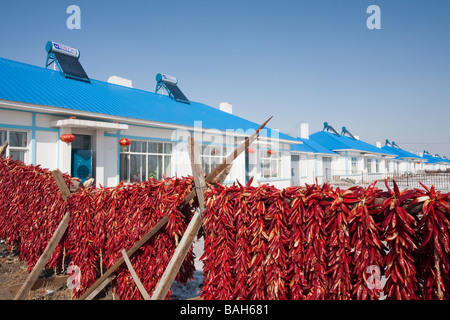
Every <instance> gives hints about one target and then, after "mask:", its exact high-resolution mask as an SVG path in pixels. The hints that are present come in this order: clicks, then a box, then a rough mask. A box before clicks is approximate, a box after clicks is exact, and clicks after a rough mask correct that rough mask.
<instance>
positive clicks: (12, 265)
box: [0, 240, 203, 300]
mask: <svg viewBox="0 0 450 320" xmlns="http://www.w3.org/2000/svg"><path fill="white" fill-rule="evenodd" d="M202 250H203V240H197V241H196V243H195V245H194V252H195V255H196V259H195V265H196V267H197V271H195V272H194V279H192V280H190V281H188V283H186V284H179V283H177V282H175V281H174V284H173V286H172V288H171V289H172V298H171V299H173V300H185V299H191V298H195V297H198V296H199V295H200V288H201V286H202V284H203V275H202V271H201V267H202V263H201V262H200V260H199V257H200V256H201V255H202ZM27 276H28V272H27V266H26V264H25V263H24V262H23V261H20V260H19V254H18V252H12V253H10V252H9V251H8V250H7V247H6V245H5V243H3V241H2V240H0V300H13V299H14V297H15V294H16V293H17V290H18V289H20V286H21V284H23V283H24V282H25V280H26V279H27ZM63 276H65V275H64V274H57V275H56V277H63ZM54 277H55V274H54V272H53V271H52V270H44V271H43V272H42V274H41V276H40V277H39V279H38V281H39V280H41V279H47V280H48V279H52V278H54ZM65 281H66V278H62V281H59V284H50V285H45V286H43V287H40V288H38V289H35V290H32V291H30V293H29V294H28V296H27V298H26V299H27V300H71V299H72V296H73V291H72V290H71V289H69V288H68V287H67V284H66V282H65ZM14 289H15V291H14ZM115 299H117V297H115V296H114V295H113V293H112V290H109V286H107V287H106V288H105V289H104V290H103V291H102V292H100V293H99V294H98V295H97V296H96V297H95V300H115Z"/></svg>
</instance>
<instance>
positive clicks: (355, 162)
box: [352, 157, 358, 173]
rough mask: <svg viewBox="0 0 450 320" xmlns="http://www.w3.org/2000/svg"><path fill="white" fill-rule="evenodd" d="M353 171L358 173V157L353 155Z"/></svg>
mask: <svg viewBox="0 0 450 320" xmlns="http://www.w3.org/2000/svg"><path fill="white" fill-rule="evenodd" d="M352 173H358V158H357V157H352Z"/></svg>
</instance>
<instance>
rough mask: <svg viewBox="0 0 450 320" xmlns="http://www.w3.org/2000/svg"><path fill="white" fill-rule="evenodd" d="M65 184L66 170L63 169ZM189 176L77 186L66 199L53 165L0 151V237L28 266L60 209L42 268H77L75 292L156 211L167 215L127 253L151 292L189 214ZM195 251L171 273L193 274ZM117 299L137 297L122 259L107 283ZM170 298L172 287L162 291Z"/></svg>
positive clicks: (150, 222)
mask: <svg viewBox="0 0 450 320" xmlns="http://www.w3.org/2000/svg"><path fill="white" fill-rule="evenodd" d="M63 177H64V179H65V181H66V183H67V184H69V183H70V176H68V175H63ZM192 184H193V182H192V178H190V177H188V178H166V179H164V180H161V181H156V180H153V179H152V180H149V181H146V182H143V183H140V184H133V185H128V186H123V185H119V186H117V187H116V188H101V189H93V188H87V189H83V188H82V189H80V190H79V191H78V192H77V193H76V194H73V195H71V196H70V197H69V198H68V201H67V203H66V202H64V200H63V199H62V197H61V196H60V193H59V191H58V187H57V185H56V183H55V182H54V179H53V177H52V175H51V172H50V171H48V170H46V169H42V168H40V167H39V166H31V165H30V166H27V165H24V164H23V163H21V162H18V161H13V160H11V159H10V158H0V238H1V239H5V240H6V241H7V243H8V244H9V246H10V247H11V248H12V247H13V246H16V247H18V248H19V250H20V258H21V259H23V260H25V262H26V263H27V264H28V270H29V271H31V270H32V268H33V266H34V264H35V263H36V262H37V260H38V259H39V257H40V255H41V254H42V253H43V251H44V250H45V248H46V246H47V243H48V241H49V240H50V238H51V236H52V235H53V233H54V231H55V230H56V228H57V226H58V224H59V222H60V221H61V219H62V217H63V215H64V214H65V213H66V211H69V212H71V214H72V215H71V219H70V222H69V227H68V229H67V231H66V234H65V236H64V237H63V239H62V240H61V242H60V243H59V245H58V247H57V248H56V250H55V252H54V253H53V255H52V257H51V259H50V261H49V262H48V264H47V268H59V269H63V268H64V264H68V263H70V264H74V265H76V266H78V267H79V268H80V271H81V278H80V280H81V283H80V287H74V290H75V291H74V294H75V295H76V296H79V295H81V294H82V293H83V292H84V291H85V290H86V289H88V288H89V286H90V285H91V284H93V283H94V282H95V280H96V279H97V278H98V276H99V275H100V273H101V272H102V271H103V270H106V269H107V268H109V267H111V266H112V265H113V264H114V263H115V262H116V261H117V260H118V259H119V258H120V257H121V251H122V250H123V249H125V250H127V249H129V248H130V247H131V246H133V245H134V244H135V243H136V242H138V241H139V239H140V238H141V237H142V236H143V235H144V234H145V233H147V232H148V231H149V230H150V229H151V228H152V227H153V226H154V225H155V224H156V223H157V222H158V221H159V220H160V219H161V218H162V217H164V216H165V215H167V214H168V215H169V221H168V223H167V224H166V226H165V227H164V228H162V229H161V230H160V231H159V232H158V233H157V234H156V235H155V236H154V237H153V238H152V239H151V240H150V241H148V242H147V243H146V244H145V245H144V246H142V247H141V248H140V249H139V250H138V251H137V252H136V253H135V254H134V255H133V256H132V257H131V262H132V264H133V268H134V269H135V271H136V273H137V274H138V276H139V278H140V280H141V282H142V283H143V285H144V286H145V287H146V289H147V290H148V292H149V293H150V294H151V292H152V290H153V288H154V287H155V286H156V284H157V283H158V281H159V279H160V277H161V276H162V274H163V273H164V270H165V268H166V266H167V264H168V262H169V260H170V258H171V257H172V254H173V252H174V250H175V247H176V245H177V243H178V241H179V240H180V239H181V237H182V235H183V233H184V231H185V229H186V227H187V225H188V223H189V221H190V218H191V216H192V210H193V208H192V207H190V206H189V205H188V206H183V208H182V209H181V211H180V209H179V206H180V204H181V203H182V202H183V201H184V198H185V197H186V195H187V194H188V193H189V192H190V191H191V189H192ZM194 270H195V268H194V256H193V252H192V248H191V250H190V252H189V253H188V255H187V257H186V259H185V261H184V263H183V265H182V267H181V269H180V272H179V273H178V275H177V278H176V279H177V280H178V281H180V282H186V281H187V280H188V279H190V278H192V276H193V271H194ZM113 288H114V290H115V291H116V293H117V295H118V297H119V298H120V299H141V295H140V292H139V291H138V290H137V287H136V285H135V284H134V281H133V279H132V278H131V275H130V273H129V271H128V269H127V268H126V266H122V267H120V268H119V269H118V270H117V271H116V280H115V283H114V286H113ZM168 297H170V292H169V293H168V295H167V298H168Z"/></svg>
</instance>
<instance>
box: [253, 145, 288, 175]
mask: <svg viewBox="0 0 450 320" xmlns="http://www.w3.org/2000/svg"><path fill="white" fill-rule="evenodd" d="M268 151H269V149H259V153H258V154H259V163H260V175H261V178H263V179H280V178H282V177H283V169H282V166H283V163H282V158H283V155H282V153H281V151H280V150H273V151H274V153H273V154H268ZM266 162H267V163H268V164H269V166H268V168H269V170H268V172H269V174H266V173H265V171H264V168H265V165H264V164H265V163H266ZM274 163H275V164H276V170H275V171H274V170H272V169H273V164H274ZM272 172H275V175H273V174H272Z"/></svg>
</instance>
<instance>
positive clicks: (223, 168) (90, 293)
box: [79, 117, 272, 300]
mask: <svg viewBox="0 0 450 320" xmlns="http://www.w3.org/2000/svg"><path fill="white" fill-rule="evenodd" d="M270 119H272V117H270V118H269V119H267V120H266V121H265V122H264V123H263V124H262V125H261V126H260V127H259V128H258V129H256V131H255V132H254V133H252V134H251V135H250V136H249V137H248V138H247V139H245V141H244V142H242V143H241V144H240V145H239V146H238V147H237V148H236V149H234V150H233V152H231V153H230V154H229V155H228V156H227V157H226V158H225V160H224V161H223V162H222V163H221V164H220V165H219V166H217V167H216V168H215V169H214V170H213V171H212V172H211V173H210V174H208V175H207V176H206V178H205V181H206V182H207V183H214V182H218V183H223V181H218V180H215V179H216V178H217V177H218V176H219V174H221V173H222V172H229V170H230V169H231V165H232V163H233V161H234V159H236V158H237V157H238V156H239V155H240V154H241V153H242V152H243V151H245V150H246V149H247V148H248V147H249V146H250V145H251V144H252V143H253V142H254V141H255V140H256V138H257V137H258V135H259V133H260V131H261V130H262V129H263V128H264V127H265V126H266V125H267V123H268V122H269V121H270ZM220 178H221V179H223V180H225V178H226V175H222V176H221V177H220ZM195 195H196V193H195V191H194V190H193V191H191V192H190V193H189V194H188V195H187V196H186V198H185V199H184V201H183V203H182V204H181V205H180V207H182V206H184V205H186V204H188V203H189V202H190V201H191V200H192V199H194V197H195ZM168 220H169V215H166V216H164V217H163V218H162V219H161V220H160V221H159V222H158V223H157V224H156V225H155V226H154V227H153V228H152V229H150V231H149V232H147V233H146V234H145V235H144V236H143V237H142V238H141V240H139V241H138V242H137V243H136V244H135V245H134V246H133V247H132V248H131V249H129V250H128V251H127V255H128V256H129V257H131V256H132V255H133V253H135V252H136V251H137V250H138V249H139V248H140V247H141V246H142V245H144V243H146V242H147V241H148V240H149V239H150V238H151V237H152V236H153V235H154V234H155V233H157V232H158V231H159V229H161V228H162V227H163V226H164V225H165V224H166V223H167V221H168ZM123 262H124V259H123V257H122V258H120V259H119V260H118V261H117V262H116V263H115V264H114V265H113V266H112V267H111V268H109V269H108V270H107V271H106V272H105V273H104V274H103V276H102V277H100V278H99V279H98V280H97V281H95V282H94V284H93V285H92V286H91V287H90V288H89V289H88V290H86V292H85V293H84V294H82V295H81V297H80V298H79V300H84V299H87V298H88V297H89V298H90V299H92V298H94V297H95V294H94V292H95V291H96V290H95V289H96V288H97V287H99V286H100V285H101V284H102V283H103V282H104V281H105V280H106V279H107V278H108V277H109V276H111V274H112V273H113V272H114V271H115V270H116V269H117V268H118V267H120V266H121V265H122V263H123ZM97 292H99V291H98V290H97Z"/></svg>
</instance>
